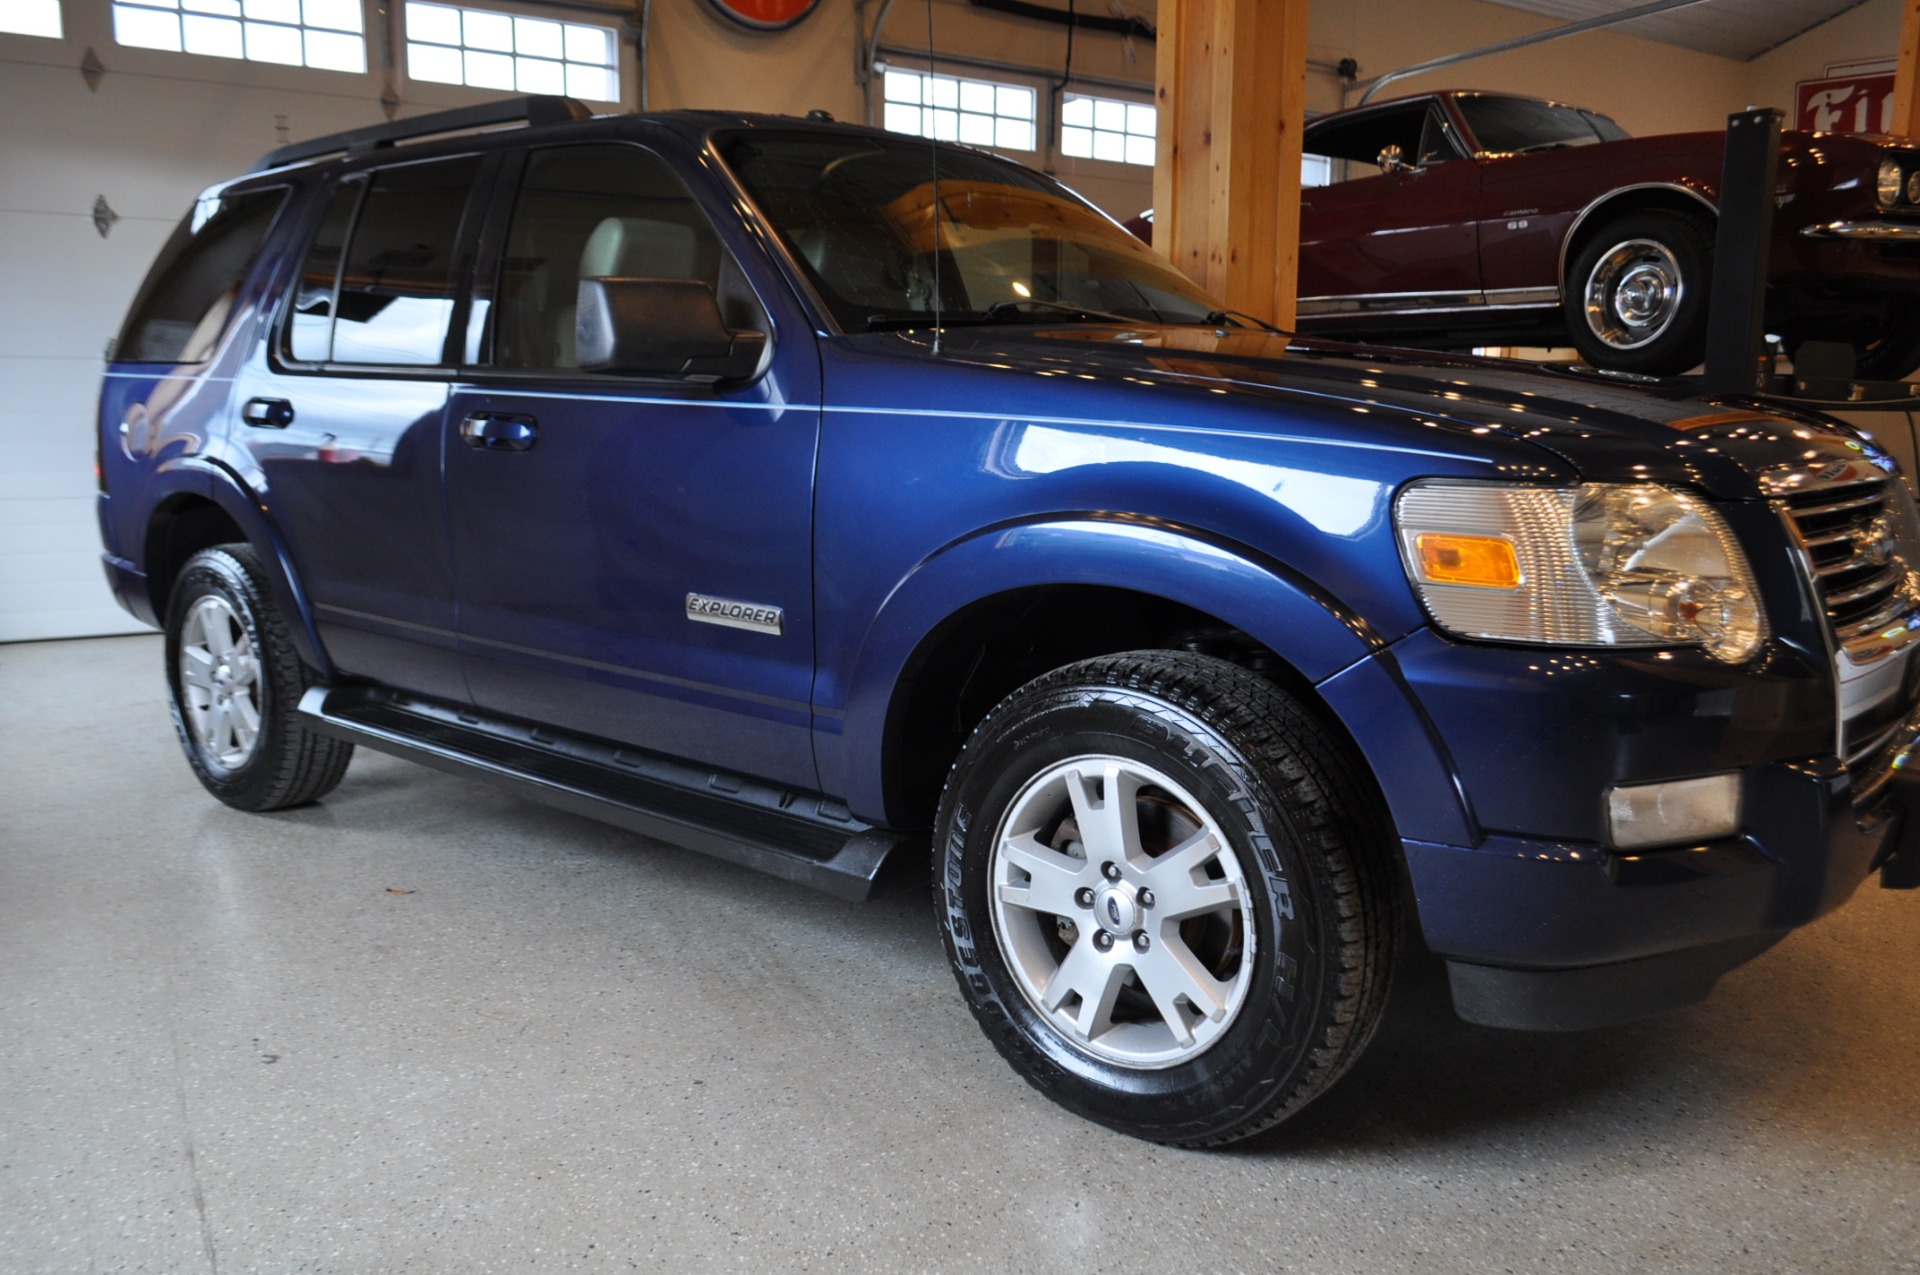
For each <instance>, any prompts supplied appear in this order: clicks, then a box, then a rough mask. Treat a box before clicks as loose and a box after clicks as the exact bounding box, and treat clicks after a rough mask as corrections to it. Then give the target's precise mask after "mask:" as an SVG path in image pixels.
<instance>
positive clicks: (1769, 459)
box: [863, 324, 1892, 500]
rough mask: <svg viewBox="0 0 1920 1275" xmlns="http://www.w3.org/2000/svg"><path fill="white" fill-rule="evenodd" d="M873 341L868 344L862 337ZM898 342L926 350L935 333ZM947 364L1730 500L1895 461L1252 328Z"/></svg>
mask: <svg viewBox="0 0 1920 1275" xmlns="http://www.w3.org/2000/svg"><path fill="white" fill-rule="evenodd" d="M863 339H864V338H863ZM886 339H889V340H895V341H904V342H909V343H912V344H913V345H916V346H919V347H921V348H922V350H925V349H926V346H927V341H928V337H927V335H926V334H925V333H918V332H916V333H893V334H888V337H887V338H886ZM941 352H942V356H943V357H944V358H946V359H949V360H954V361H958V362H964V363H974V364H977V365H980V366H992V367H996V368H1000V369H1003V370H1021V371H1031V372H1034V373H1046V374H1047V375H1048V376H1049V377H1059V376H1061V374H1062V373H1063V372H1064V373H1066V374H1068V375H1070V376H1077V377H1092V378H1096V379H1105V378H1106V377H1108V376H1123V377H1126V378H1128V379H1130V380H1132V381H1134V382H1136V383H1139V382H1150V383H1156V384H1164V385H1166V386H1168V387H1169V388H1172V387H1179V386H1184V387H1190V388H1198V389H1205V390H1208V391H1212V392H1214V393H1219V392H1220V391H1223V390H1224V391H1227V392H1228V393H1230V394H1233V395H1235V396H1236V397H1253V398H1263V399H1267V400H1271V401H1272V403H1273V405H1274V406H1275V407H1280V406H1282V405H1283V404H1284V405H1287V406H1289V407H1291V408H1292V409H1293V410H1295V411H1299V410H1302V409H1303V408H1307V407H1308V406H1309V404H1311V405H1313V406H1317V407H1318V409H1319V412H1320V413H1321V414H1324V413H1325V412H1326V411H1327V410H1328V409H1334V410H1338V409H1340V408H1342V407H1345V408H1348V409H1349V410H1354V409H1362V408H1364V409H1365V410H1366V412H1367V415H1366V416H1358V417H1355V418H1354V424H1353V428H1355V429H1367V428H1369V427H1374V428H1378V427H1380V426H1383V425H1384V424H1385V423H1386V421H1387V420H1388V419H1392V418H1395V417H1397V418H1398V419H1399V421H1400V422H1401V423H1408V422H1416V421H1417V422H1432V423H1434V424H1437V425H1440V426H1442V427H1444V428H1446V429H1447V430H1448V431H1449V432H1451V433H1454V434H1455V435H1456V436H1458V435H1468V436H1478V437H1480V438H1482V439H1484V438H1485V436H1486V435H1488V434H1495V435H1499V436H1501V437H1503V438H1506V439H1511V440H1514V441H1519V442H1524V443H1527V444H1530V445H1531V446H1533V447H1536V448H1539V449H1541V450H1542V451H1544V452H1547V453H1550V454H1551V455H1553V456H1555V457H1557V458H1558V459H1560V460H1561V461H1563V462H1565V463H1566V464H1567V465H1569V466H1571V467H1572V468H1573V469H1574V470H1575V471H1576V473H1577V474H1578V476H1579V477H1581V478H1582V479H1586V480H1592V481H1614V482H1633V481H1655V482H1663V483H1670V484H1678V485H1682V486H1689V487H1693V488H1696V489H1699V490H1702V491H1705V492H1706V493H1708V494H1710V495H1713V496H1716V497H1719V498H1722V499H1728V500H1747V499H1759V498H1761V497H1762V496H1763V494H1764V493H1763V489H1762V486H1761V483H1760V475H1761V474H1762V473H1764V472H1766V471H1769V470H1775V469H1780V468H1783V467H1787V466H1805V465H1814V466H1815V467H1818V466H1821V465H1824V464H1828V463H1831V462H1832V461H1835V460H1858V459H1860V458H1861V457H1862V455H1863V454H1864V455H1865V456H1867V458H1868V459H1870V460H1873V461H1874V462H1875V463H1877V464H1881V465H1882V467H1883V468H1890V467H1891V465H1892V462H1891V461H1890V460H1887V459H1886V458H1885V456H1884V454H1883V453H1880V452H1879V450H1878V449H1877V448H1875V447H1874V446H1873V444H1872V443H1871V442H1870V441H1868V440H1867V439H1865V438H1864V437H1863V436H1862V435H1861V434H1859V433H1858V432H1857V431H1855V430H1853V429H1852V428H1850V427H1848V426H1846V425H1843V424H1841V423H1839V422H1837V421H1833V420H1830V419H1827V418H1824V417H1820V416H1816V415H1810V414H1807V413H1804V412H1798V411H1794V410H1792V409H1787V408H1783V407H1780V406H1778V405H1775V404H1769V403H1761V402H1758V401H1755V400H1750V399H1743V398H1710V397H1699V396H1694V395H1690V394H1688V393H1687V392H1686V391H1685V390H1684V389H1678V388H1674V387H1672V386H1666V385H1661V384H1659V383H1657V382H1651V381H1641V380H1640V379H1639V378H1629V377H1621V376H1617V375H1607V374H1602V373H1596V372H1592V371H1589V370H1586V369H1583V368H1571V367H1558V366H1554V365H1543V364H1535V363H1522V362H1517V361H1513V360H1498V359H1478V358H1469V357H1465V356H1456V355H1447V354H1437V353H1433V352H1430V351H1423V350H1401V349H1389V348H1382V347H1373V346H1358V345H1348V344H1341V343H1336V342H1327V341H1313V340H1304V339H1301V338H1293V339H1291V340H1290V339H1289V338H1287V337H1285V336H1281V335H1272V334H1268V333H1265V332H1259V331H1252V330H1249V329H1245V328H1227V329H1221V328H1211V327H1192V326H1178V327H1176V326H1159V325H1152V324H1141V325H1136V326H1121V325H1091V324H1088V325H1072V326H1047V327H1009V326H994V327H964V326H955V327H949V328H947V329H945V330H944V331H943V333H942V336H941Z"/></svg>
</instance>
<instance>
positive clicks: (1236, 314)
mask: <svg viewBox="0 0 1920 1275" xmlns="http://www.w3.org/2000/svg"><path fill="white" fill-rule="evenodd" d="M1242 320H1245V322H1242ZM1200 322H1202V323H1211V324H1215V325H1216V326H1217V325H1219V324H1222V323H1231V324H1232V325H1233V326H1234V327H1236V328H1245V327H1256V328H1259V329H1261V330H1262V331H1264V332H1271V333H1273V335H1275V336H1283V337H1286V338H1288V339H1289V340H1291V339H1292V338H1293V337H1294V336H1295V335H1296V334H1295V333H1293V332H1289V331H1288V330H1287V329H1285V328H1283V327H1280V326H1278V325H1276V324H1272V323H1268V322H1267V321H1266V320H1265V319H1263V318H1261V317H1260V316H1259V315H1257V314H1248V313H1247V312H1246V311H1245V310H1209V311H1208V312H1207V313H1206V314H1205V315H1203V316H1202V317H1201V319H1200Z"/></svg>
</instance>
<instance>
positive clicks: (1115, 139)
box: [1060, 93, 1160, 168]
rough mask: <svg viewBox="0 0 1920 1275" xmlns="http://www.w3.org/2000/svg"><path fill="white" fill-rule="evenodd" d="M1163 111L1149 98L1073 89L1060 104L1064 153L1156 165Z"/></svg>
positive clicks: (1148, 165)
mask: <svg viewBox="0 0 1920 1275" xmlns="http://www.w3.org/2000/svg"><path fill="white" fill-rule="evenodd" d="M1159 114H1160V113H1159V111H1158V110H1157V109H1156V108H1154V107H1153V106H1150V105H1148V104H1147V103H1145V102H1124V101H1121V100H1120V99H1118V98H1111V97H1091V96H1089V95H1087V94H1085V93H1069V94H1067V95H1066V98H1065V100H1064V101H1062V102H1061V104H1060V153H1061V154H1062V155H1066V156H1069V157H1071V158H1073V159H1103V160H1107V161H1109V162H1111V163H1115V164H1141V165H1144V166H1146V167H1148V168H1152V167H1153V137H1154V128H1155V125H1156V124H1157V122H1158V118H1159Z"/></svg>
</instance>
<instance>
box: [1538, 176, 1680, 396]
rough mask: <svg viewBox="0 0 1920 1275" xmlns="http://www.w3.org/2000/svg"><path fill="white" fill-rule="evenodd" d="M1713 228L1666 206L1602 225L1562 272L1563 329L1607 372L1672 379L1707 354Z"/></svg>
mask: <svg viewBox="0 0 1920 1275" xmlns="http://www.w3.org/2000/svg"><path fill="white" fill-rule="evenodd" d="M1712 286H1713V225H1712V223H1711V222H1710V221H1708V220H1707V219H1706V218H1705V217H1697V216H1694V215H1692V214H1689V213H1682V212H1675V211H1670V210H1665V209H1650V210H1648V211H1646V212H1637V213H1628V214H1626V215H1625V216H1622V217H1617V218H1615V219H1613V220H1612V221H1609V222H1606V223H1605V224H1603V225H1602V226H1601V227H1600V228H1599V229H1598V230H1597V231H1595V232H1594V233H1593V234H1592V235H1591V236H1590V237H1589V238H1588V239H1587V240H1586V241H1585V243H1584V244H1582V246H1581V248H1580V250H1579V251H1578V252H1576V253H1575V254H1574V257H1573V262H1572V264H1571V265H1570V266H1569V267H1568V269H1567V280H1566V301H1565V303H1564V309H1565V311H1566V322H1567V333H1568V335H1569V336H1570V337H1571V338H1572V340H1573V345H1574V348H1575V349H1577V350H1579V351H1580V356H1581V357H1582V358H1584V359H1585V360H1586V361H1587V362H1588V363H1591V364H1592V365H1593V366H1595V367H1597V368H1604V369H1606V370H1607V371H1610V372H1634V373H1638V374H1639V375H1642V376H1677V375H1678V374H1680V373H1681V372H1684V371H1686V370H1687V369H1688V368H1690V367H1693V366H1695V365H1697V364H1698V363H1699V362H1700V361H1701V360H1702V359H1703V358H1705V357H1706V349H1707V305H1708V297H1709V295H1710V293H1711V290H1712Z"/></svg>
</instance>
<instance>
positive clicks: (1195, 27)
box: [1153, 0, 1920, 328]
mask: <svg viewBox="0 0 1920 1275" xmlns="http://www.w3.org/2000/svg"><path fill="white" fill-rule="evenodd" d="M1914 3H1916V4H1920V0H1914ZM1308 7H1309V0H1160V11H1159V39H1158V41H1157V44H1156V53H1155V59H1156V61H1155V74H1154V78H1155V81H1156V97H1157V100H1158V102H1159V106H1160V136H1159V150H1158V153H1157V156H1156V163H1155V164H1154V170H1153V242H1154V246H1156V247H1157V248H1159V249H1160V250H1161V251H1162V252H1164V253H1166V254H1167V256H1168V258H1169V259H1171V260H1172V262H1173V263H1174V264H1175V265H1176V266H1178V267H1180V269H1181V270H1183V271H1185V272H1186V274H1187V275H1188V277H1190V278H1191V279H1193V280H1194V282H1196V283H1198V284H1200V285H1201V286H1202V287H1204V288H1206V289H1207V290H1208V291H1209V292H1211V293H1212V294H1213V295H1214V296H1216V297H1218V298H1219V299H1220V301H1221V302H1222V303H1223V304H1224V305H1226V306H1227V307H1228V308H1229V309H1233V310H1244V311H1246V312H1247V313H1249V314H1254V315H1258V316H1259V317H1261V318H1262V319H1266V320H1268V321H1269V322H1272V323H1277V324H1279V325H1280V326H1281V327H1283V328H1290V327H1292V326H1293V319H1294V306H1295V301H1296V299H1297V297H1298V284H1299V259H1300V130H1301V128H1302V127H1303V126H1304V124H1305V121H1306V104H1307V11H1308Z"/></svg>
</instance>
